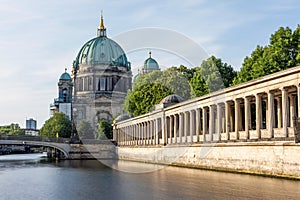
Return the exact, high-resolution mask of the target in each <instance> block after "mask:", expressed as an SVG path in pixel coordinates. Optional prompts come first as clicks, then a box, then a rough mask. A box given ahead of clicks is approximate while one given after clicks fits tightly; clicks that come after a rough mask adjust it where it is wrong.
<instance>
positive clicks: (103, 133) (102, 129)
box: [96, 119, 113, 140]
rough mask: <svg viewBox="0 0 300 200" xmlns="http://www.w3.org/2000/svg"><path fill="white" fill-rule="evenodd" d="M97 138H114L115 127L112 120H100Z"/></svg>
mask: <svg viewBox="0 0 300 200" xmlns="http://www.w3.org/2000/svg"><path fill="white" fill-rule="evenodd" d="M96 132H97V139H100V140H103V139H112V138H113V134H112V132H113V128H112V125H111V123H110V122H107V121H106V120H103V119H102V120H100V121H99V123H98V127H97V130H96Z"/></svg>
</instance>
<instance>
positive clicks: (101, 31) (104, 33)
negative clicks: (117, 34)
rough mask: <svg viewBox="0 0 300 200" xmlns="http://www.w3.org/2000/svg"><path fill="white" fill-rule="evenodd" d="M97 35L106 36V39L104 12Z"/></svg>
mask: <svg viewBox="0 0 300 200" xmlns="http://www.w3.org/2000/svg"><path fill="white" fill-rule="evenodd" d="M97 35H98V37H101V36H104V37H106V28H105V27H104V22H103V11H102V10H101V18H100V24H99V27H98V30H97Z"/></svg>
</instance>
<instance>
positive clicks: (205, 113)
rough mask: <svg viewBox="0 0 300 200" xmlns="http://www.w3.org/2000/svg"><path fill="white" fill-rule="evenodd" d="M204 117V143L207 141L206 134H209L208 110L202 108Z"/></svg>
mask: <svg viewBox="0 0 300 200" xmlns="http://www.w3.org/2000/svg"><path fill="white" fill-rule="evenodd" d="M202 117H203V121H202V122H203V125H202V127H203V142H205V141H206V133H207V108H206V107H203V108H202Z"/></svg>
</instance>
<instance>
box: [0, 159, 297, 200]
mask: <svg viewBox="0 0 300 200" xmlns="http://www.w3.org/2000/svg"><path fill="white" fill-rule="evenodd" d="M114 162H115V163H114V164H116V165H118V166H121V167H122V168H124V169H127V168H128V169H129V171H135V170H137V171H141V170H144V171H147V170H148V169H150V170H151V172H148V173H126V172H122V171H118V170H114V169H111V168H109V167H107V166H106V165H103V164H102V163H100V162H99V161H97V160H90V161H81V160H76V161H68V160H67V161H60V162H36V158H35V157H33V159H32V160H31V161H30V160H26V161H24V159H23V160H20V161H19V162H18V161H16V160H14V161H7V160H6V161H3V159H2V158H1V160H0V166H2V167H1V168H0V177H1V179H0V185H1V196H0V199H55V200H56V199H63V200H64V199H66V200H67V199H68V200H69V199H74V200H77V199H112V200H114V199H146V200H147V199H299V196H300V182H298V181H291V180H284V179H275V178H266V177H259V176H250V175H241V174H231V173H221V172H213V171H205V170H196V169H186V168H177V167H164V168H162V169H160V170H155V171H152V169H154V168H155V167H159V166H157V165H149V164H145V163H136V162H127V161H119V162H117V161H114ZM16 166H17V167H16Z"/></svg>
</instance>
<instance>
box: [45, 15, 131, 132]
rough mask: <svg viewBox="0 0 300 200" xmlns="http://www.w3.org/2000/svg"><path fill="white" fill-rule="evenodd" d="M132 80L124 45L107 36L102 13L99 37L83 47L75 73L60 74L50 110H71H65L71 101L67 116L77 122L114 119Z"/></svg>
mask: <svg viewBox="0 0 300 200" xmlns="http://www.w3.org/2000/svg"><path fill="white" fill-rule="evenodd" d="M131 83H132V72H131V64H130V62H129V61H128V60H127V57H126V54H125V52H124V51H123V49H122V48H121V46H120V45H119V44H118V43H116V42H115V41H113V40H112V39H110V38H108V37H107V35H106V28H105V26H104V22H103V17H102V16H101V20H100V25H99V27H98V29H97V36H96V37H95V38H93V39H91V40H89V41H87V42H86V43H85V44H84V45H83V46H82V48H81V49H80V51H79V53H78V55H77V57H76V60H75V61H74V62H73V69H72V75H71V76H70V75H69V74H68V73H67V72H65V73H64V74H63V75H61V77H60V79H59V84H58V87H59V98H58V99H55V101H54V104H52V106H50V110H51V111H52V113H53V112H56V111H59V112H63V113H65V114H67V113H68V111H69V110H68V111H67V110H64V109H63V108H62V107H63V105H62V104H64V103H65V102H68V103H69V102H70V103H72V105H71V104H70V106H71V107H72V108H71V107H70V112H71V113H72V114H71V115H68V116H70V119H72V120H73V121H74V122H75V124H78V123H79V122H80V121H82V120H84V121H87V122H89V123H90V124H91V125H92V127H96V126H97V124H98V122H99V121H100V120H102V119H103V120H106V121H112V119H113V118H114V117H116V116H118V115H120V114H122V104H123V102H124V99H125V97H126V94H127V90H128V89H131ZM71 101H72V102H71ZM68 108H69V107H68Z"/></svg>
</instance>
